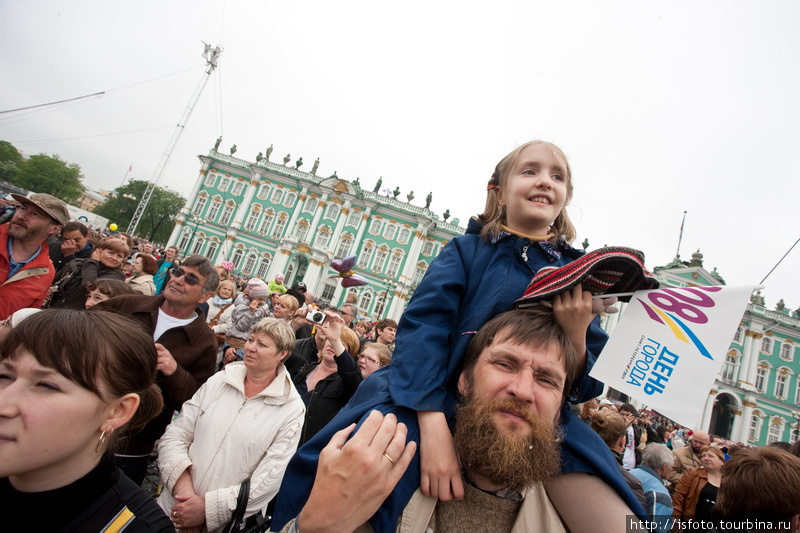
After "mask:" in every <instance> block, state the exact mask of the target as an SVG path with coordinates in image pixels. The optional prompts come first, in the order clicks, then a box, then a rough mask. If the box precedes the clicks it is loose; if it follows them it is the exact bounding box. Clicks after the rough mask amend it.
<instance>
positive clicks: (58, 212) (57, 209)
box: [11, 193, 69, 226]
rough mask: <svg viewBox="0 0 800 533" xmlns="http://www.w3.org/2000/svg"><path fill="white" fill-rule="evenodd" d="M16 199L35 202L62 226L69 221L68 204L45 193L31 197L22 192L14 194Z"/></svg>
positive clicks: (25, 202)
mask: <svg viewBox="0 0 800 533" xmlns="http://www.w3.org/2000/svg"><path fill="white" fill-rule="evenodd" d="M11 197H12V198H14V200H16V201H18V202H19V203H21V204H33V205H35V206H36V207H38V208H39V209H41V210H42V211H44V212H45V213H47V214H48V215H50V217H52V218H53V219H54V220H55V221H56V222H58V223H59V224H61V225H62V226H63V225H64V224H66V223H67V222H69V211H67V204H65V203H64V202H62V201H61V200H59V199H58V198H56V197H55V196H51V195H49V194H45V193H36V194H32V195H31V196H30V197H27V196H22V195H21V194H12V195H11Z"/></svg>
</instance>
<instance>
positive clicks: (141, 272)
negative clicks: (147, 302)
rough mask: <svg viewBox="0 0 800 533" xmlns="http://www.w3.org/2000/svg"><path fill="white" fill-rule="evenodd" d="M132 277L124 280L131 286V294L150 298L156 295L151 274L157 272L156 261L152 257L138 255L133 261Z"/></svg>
mask: <svg viewBox="0 0 800 533" xmlns="http://www.w3.org/2000/svg"><path fill="white" fill-rule="evenodd" d="M132 272H133V276H131V277H130V278H128V279H127V280H125V283H127V284H128V285H130V286H131V288H132V289H133V292H136V293H139V294H144V295H145V296H152V295H154V294H155V293H156V284H155V283H154V282H153V274H155V273H156V272H158V266H157V265H156V260H155V258H153V256H152V255H147V254H139V255H137V256H136V259H134V260H133V269H132Z"/></svg>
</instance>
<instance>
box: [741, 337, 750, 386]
mask: <svg viewBox="0 0 800 533" xmlns="http://www.w3.org/2000/svg"><path fill="white" fill-rule="evenodd" d="M752 346H753V332H752V331H750V330H749V329H745V331H744V342H743V343H742V361H741V364H740V365H739V378H738V380H739V381H740V382H742V383H745V382H747V375H748V374H749V373H750V359H751V354H750V350H751V349H752ZM750 384H751V385H752V384H753V383H750Z"/></svg>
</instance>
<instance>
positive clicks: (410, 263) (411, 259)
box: [400, 221, 435, 285]
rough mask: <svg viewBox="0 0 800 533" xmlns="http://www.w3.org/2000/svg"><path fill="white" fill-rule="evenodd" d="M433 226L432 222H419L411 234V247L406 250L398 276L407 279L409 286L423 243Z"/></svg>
mask: <svg viewBox="0 0 800 533" xmlns="http://www.w3.org/2000/svg"><path fill="white" fill-rule="evenodd" d="M433 224H435V223H434V222H433V221H431V222H420V223H419V224H417V229H416V231H414V233H412V235H413V237H412V238H411V239H412V240H411V247H410V248H409V249H408V257H407V258H406V265H405V267H404V268H403V273H402V276H400V279H403V278H404V277H405V278H407V280H408V281H406V283H408V284H409V285H410V284H411V280H412V279H413V278H414V269H415V268H417V263H419V254H420V252H421V251H422V245H423V244H424V243H425V237H426V236H427V235H428V231H429V230H430V228H432V227H433Z"/></svg>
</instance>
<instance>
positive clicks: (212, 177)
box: [203, 172, 217, 187]
mask: <svg viewBox="0 0 800 533" xmlns="http://www.w3.org/2000/svg"><path fill="white" fill-rule="evenodd" d="M216 182H217V175H216V174H212V173H211V172H209V173H208V175H207V176H206V181H204V182H203V185H205V186H206V187H213V186H214V184H215V183H216Z"/></svg>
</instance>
